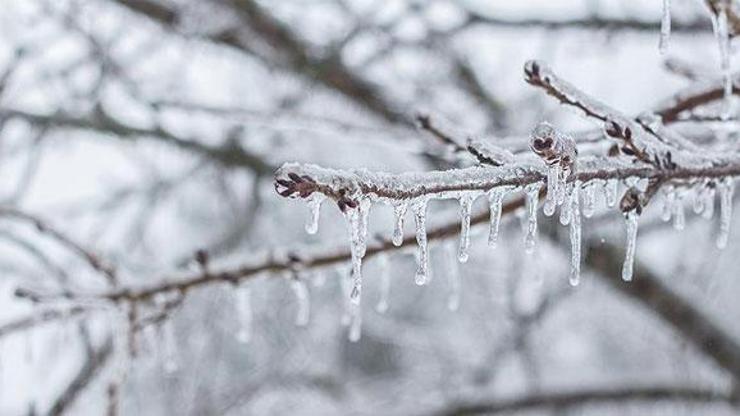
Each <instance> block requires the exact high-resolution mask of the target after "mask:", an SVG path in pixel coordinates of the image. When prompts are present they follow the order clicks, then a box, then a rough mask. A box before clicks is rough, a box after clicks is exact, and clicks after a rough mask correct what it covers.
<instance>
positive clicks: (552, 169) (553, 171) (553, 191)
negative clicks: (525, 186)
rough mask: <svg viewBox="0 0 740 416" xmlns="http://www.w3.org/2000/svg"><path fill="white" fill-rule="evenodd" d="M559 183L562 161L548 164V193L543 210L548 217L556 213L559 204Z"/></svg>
mask: <svg viewBox="0 0 740 416" xmlns="http://www.w3.org/2000/svg"><path fill="white" fill-rule="evenodd" d="M559 185H560V163H553V164H551V165H547V194H546V195H545V203H544V204H543V206H542V212H543V213H544V214H545V215H546V216H548V217H549V216H552V214H554V213H555V207H556V206H557V205H558V193H559V192H560V191H559V189H558V186H559Z"/></svg>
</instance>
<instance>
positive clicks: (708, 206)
mask: <svg viewBox="0 0 740 416" xmlns="http://www.w3.org/2000/svg"><path fill="white" fill-rule="evenodd" d="M619 183H620V181H619V180H617V179H608V180H593V181H590V182H588V183H581V182H580V181H566V179H565V175H563V174H562V172H561V168H560V166H559V165H557V164H556V165H552V166H549V167H548V173H547V185H546V188H547V193H546V197H545V201H544V203H543V212H544V214H545V215H546V216H553V215H554V214H555V212H556V209H557V208H558V207H559V209H560V212H559V221H560V223H561V224H562V225H567V226H569V231H570V233H569V234H570V243H571V258H570V273H569V282H570V284H571V285H573V286H576V285H578V283H579V279H580V272H581V234H582V233H581V217H582V216H583V217H586V218H589V217H591V216H592V215H593V214H594V213H595V211H596V202H597V199H598V198H597V197H599V196H600V195H601V196H602V197H603V200H604V201H605V204H606V206H608V207H614V206H615V205H616V204H617V202H618V199H619ZM627 183H629V180H628V181H627ZM733 183H734V182H733V179H732V178H722V179H719V180H706V181H705V182H703V183H701V184H700V185H694V186H693V187H691V188H682V187H673V186H671V185H666V186H664V187H663V188H662V190H661V193H662V199H663V212H662V215H661V217H662V218H663V219H664V220H666V221H667V220H670V219H671V218H672V219H673V224H674V227H675V228H676V229H679V230H680V229H683V228H684V226H685V221H686V220H685V214H684V203H685V199H686V198H687V196H688V195H689V192H692V193H693V197H692V198H693V199H692V203H691V205H692V208H693V211H694V212H695V213H697V214H701V215H702V216H703V217H704V218H709V219H711V218H712V217H713V213H714V211H715V208H714V206H715V199H716V194H719V200H720V227H719V234H718V237H717V246H718V247H719V248H724V247H725V246H726V245H727V240H728V235H729V230H730V219H731V216H732V196H733V189H734V185H733ZM541 187H542V184H541V183H539V182H537V183H532V184H529V185H526V186H524V187H523V188H522V187H515V186H500V187H496V188H493V189H491V190H489V191H488V192H487V197H488V203H489V208H490V224H489V235H488V244H489V245H490V246H495V245H496V242H497V240H498V238H499V224H500V222H501V212H502V208H503V202H504V199H505V198H506V196H507V195H510V194H512V193H516V192H522V191H523V192H524V195H525V202H526V207H525V218H524V220H525V221H524V229H525V232H524V243H523V244H524V250H525V251H526V252H527V253H531V252H533V251H534V248H535V243H536V240H537V210H538V205H539V195H540V190H541ZM483 194H484V192H482V191H465V192H461V193H459V194H458V195H457V199H458V201H459V203H460V220H461V226H460V239H459V244H458V246H457V249H456V250H455V249H454V248H452V249H450V248H449V247H450V245H449V243H446V250H445V252H446V253H451V254H448V255H449V256H450V257H457V260H458V261H459V262H460V263H465V262H466V261H467V260H468V257H469V255H468V252H469V247H470V220H471V210H472V205H473V203H474V201H475V200H476V199H477V198H478V197H480V196H482V195H483ZM599 194H600V195H599ZM324 199H325V197H324V196H323V195H319V194H315V195H312V196H311V197H310V198H309V199H308V205H309V208H310V215H309V219H308V221H307V222H306V231H307V232H308V233H310V234H314V233H316V232H317V231H318V220H319V212H320V208H321V204H322V202H323V200H324ZM431 199H433V198H432V197H430V196H425V197H420V198H417V199H414V200H402V201H396V202H394V203H393V211H394V216H395V220H394V230H393V234H392V238H391V241H392V242H393V244H394V245H395V246H401V244H402V243H403V241H404V234H403V228H404V221H405V218H406V214H407V211H408V210H409V209H410V210H411V212H412V215H413V218H414V220H415V225H416V242H417V252H416V262H417V267H416V273H415V277H414V281H415V282H416V284H417V285H424V284H426V283H427V282H428V281H429V276H430V271H429V247H428V242H427V231H426V213H427V203H428V202H429V200H431ZM371 205H372V201H371V199H370V198H369V197H366V198H364V199H361V200H360V202H359V204H358V207H357V208H355V209H348V210H346V212H345V217H346V220H347V224H348V230H349V236H350V248H351V272H350V277H351V278H350V279H349V281H348V284H347V287H346V290H345V292H346V293H347V295H348V297H347V299H348V301H347V302H346V308H347V310H346V313H345V316H344V318H343V323H344V324H346V325H348V326H349V339H350V340H351V341H357V340H358V339H359V338H360V334H361V314H360V301H361V294H362V285H363V279H362V261H363V258H364V257H365V251H366V248H367V235H368V215H369V212H370V208H371ZM624 217H625V223H626V250H625V251H626V255H625V259H624V264H623V267H622V279H624V280H625V281H630V280H632V274H633V263H634V258H635V249H636V244H635V242H636V238H637V229H638V214H637V212H636V211H634V210H633V211H630V212H628V213H626V214H625V215H624ZM378 258H379V262H382V264H381V270H382V272H381V276H380V285H381V290H380V300H379V302H378V304H377V306H376V308H375V309H376V310H377V311H378V312H380V313H383V312H385V311H386V310H387V309H388V290H389V286H390V283H389V276H388V272H387V271H386V270H385V268H386V266H385V265H386V264H387V262H388V259H387V255H386V254H384V253H381V254H380V255H378ZM449 275H450V287H451V289H452V291H451V294H450V298H449V301H448V305H449V307H450V309H452V310H454V309H457V307H458V305H459V291H460V282H459V277H458V271H457V270H452V271H450V273H449ZM345 280H346V279H343V282H344V281H345ZM293 285H294V286H293V288H294V291H295V294H296V296H297V298H298V300H299V305H303V306H299V308H298V316H297V319H296V323H297V324H298V325H305V324H306V323H307V322H308V306H307V305H308V290H307V288H306V286H305V283H303V282H302V281H301V280H295V281H293ZM245 290H246V289H245ZM247 316H251V314H250V313H247Z"/></svg>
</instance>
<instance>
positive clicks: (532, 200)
mask: <svg viewBox="0 0 740 416" xmlns="http://www.w3.org/2000/svg"><path fill="white" fill-rule="evenodd" d="M524 192H525V193H526V197H527V201H526V202H527V233H526V234H525V236H524V250H525V251H526V252H527V253H531V252H533V251H534V246H535V243H536V241H537V204H538V200H539V195H540V184H539V183H533V184H529V185H527V186H526V187H525V188H524Z"/></svg>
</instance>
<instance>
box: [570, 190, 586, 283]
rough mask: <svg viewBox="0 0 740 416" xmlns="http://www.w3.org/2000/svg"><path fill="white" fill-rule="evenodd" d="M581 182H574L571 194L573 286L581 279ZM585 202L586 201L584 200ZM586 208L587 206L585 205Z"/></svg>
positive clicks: (571, 265) (571, 278)
mask: <svg viewBox="0 0 740 416" xmlns="http://www.w3.org/2000/svg"><path fill="white" fill-rule="evenodd" d="M580 188H581V183H580V182H579V181H576V182H574V183H573V191H572V192H571V194H570V201H569V203H570V206H571V208H570V278H569V279H568V280H569V282H570V284H571V286H578V283H579V282H580V281H581V207H580V203H579V195H578V194H579V190H580ZM584 204H585V202H584ZM584 209H585V207H584Z"/></svg>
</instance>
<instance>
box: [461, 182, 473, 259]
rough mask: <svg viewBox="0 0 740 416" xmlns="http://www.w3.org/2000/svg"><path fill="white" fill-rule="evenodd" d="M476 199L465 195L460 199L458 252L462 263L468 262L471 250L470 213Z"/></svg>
mask: <svg viewBox="0 0 740 416" xmlns="http://www.w3.org/2000/svg"><path fill="white" fill-rule="evenodd" d="M474 200H475V197H474V196H473V195H463V196H461V197H460V247H459V250H458V252H457V260H458V261H459V262H460V263H465V262H467V261H468V257H469V255H468V250H469V248H470V211H471V209H472V206H473V201H474Z"/></svg>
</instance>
